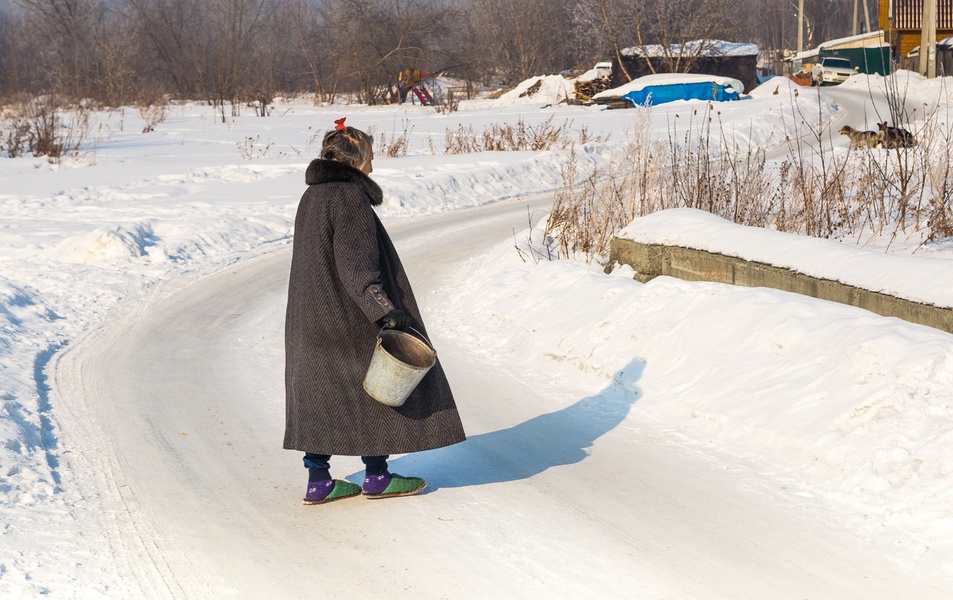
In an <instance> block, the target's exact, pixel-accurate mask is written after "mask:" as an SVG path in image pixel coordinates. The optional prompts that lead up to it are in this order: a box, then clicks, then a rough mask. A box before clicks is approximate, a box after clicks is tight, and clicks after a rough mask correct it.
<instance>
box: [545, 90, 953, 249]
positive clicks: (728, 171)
mask: <svg viewBox="0 0 953 600" xmlns="http://www.w3.org/2000/svg"><path fill="white" fill-rule="evenodd" d="M647 110H648V109H636V111H637V112H635V113H634V114H635V116H636V118H635V121H634V129H633V131H632V132H631V134H630V138H629V139H628V140H627V143H626V147H625V150H624V151H623V152H621V153H618V155H617V156H616V157H615V158H614V159H613V160H612V161H610V163H609V165H608V166H603V167H593V168H592V169H591V171H590V172H589V173H585V174H584V173H580V169H579V165H578V163H577V161H576V160H575V154H572V155H571V159H570V161H569V164H568V165H567V166H566V167H565V168H564V170H563V181H564V187H563V189H562V190H560V191H559V192H558V193H557V195H556V201H555V203H554V205H553V209H552V212H551V214H550V217H549V219H548V222H547V223H546V228H545V229H546V233H547V235H550V236H552V238H553V239H555V240H557V241H558V246H559V248H560V250H561V253H562V255H564V256H571V257H579V258H583V259H585V260H589V261H595V262H600V263H604V262H605V261H606V259H607V257H608V252H609V243H610V242H611V239H612V237H613V235H614V234H615V232H617V231H618V230H619V229H621V228H622V227H624V226H625V225H627V224H628V223H629V222H630V221H632V220H633V219H635V218H637V217H640V216H644V215H647V214H650V213H652V212H655V211H658V210H664V209H668V208H676V207H689V208H696V209H699V210H704V211H707V212H710V213H712V214H716V215H718V216H720V217H723V218H725V219H727V220H730V221H732V222H735V223H739V224H743V225H752V226H758V227H771V228H774V229H777V230H779V231H790V232H796V233H801V234H804V235H810V236H814V237H824V238H832V237H854V238H857V239H858V241H860V242H861V243H863V241H864V238H867V237H869V238H874V237H877V238H884V237H886V238H887V239H891V240H892V239H894V238H896V237H898V236H899V235H901V234H908V233H909V232H919V233H923V230H924V229H928V232H926V234H925V238H926V239H927V240H936V239H942V238H947V237H950V236H953V139H951V138H953V129H951V127H950V126H949V123H948V122H947V119H943V118H940V116H939V115H938V114H936V113H935V112H934V113H933V114H930V115H927V116H926V118H925V119H924V120H923V121H920V122H918V125H917V127H915V128H913V129H914V135H915V137H916V140H917V143H916V145H915V146H913V147H909V148H902V147H896V148H886V149H885V148H864V149H861V150H857V151H844V150H843V149H838V148H835V147H834V145H833V143H832V141H831V138H830V135H831V134H830V133H829V131H828V130H826V129H825V128H822V127H820V126H817V127H811V126H810V125H807V123H810V120H809V119H806V118H805V119H803V120H802V123H805V125H803V126H804V127H808V130H807V131H806V132H804V131H799V132H797V135H795V136H792V138H791V141H790V142H789V143H788V151H787V156H786V157H785V158H783V159H782V160H780V161H775V162H773V163H769V162H768V161H767V160H766V157H765V153H764V151H763V150H761V149H758V148H751V147H745V148H738V147H736V146H734V145H733V143H732V142H731V141H730V136H728V135H726V132H725V130H724V127H723V126H722V124H721V123H720V121H719V119H718V118H717V115H713V114H712V105H710V104H709V105H707V108H706V109H703V110H701V111H695V113H693V115H692V117H691V118H690V119H689V122H688V123H686V124H685V126H684V130H680V129H679V126H678V124H676V125H673V126H672V127H671V128H670V131H669V136H668V139H667V140H652V139H651V136H650V134H649V130H648V113H647V112H638V111H647ZM802 117H803V116H802ZM894 122H898V121H894ZM888 247H889V244H888Z"/></svg>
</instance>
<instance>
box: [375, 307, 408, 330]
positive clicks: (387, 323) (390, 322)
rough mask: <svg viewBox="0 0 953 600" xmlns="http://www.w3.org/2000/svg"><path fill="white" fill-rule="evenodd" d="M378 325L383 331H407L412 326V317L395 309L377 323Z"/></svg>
mask: <svg viewBox="0 0 953 600" xmlns="http://www.w3.org/2000/svg"><path fill="white" fill-rule="evenodd" d="M377 325H378V326H379V327H381V328H382V329H407V327H409V326H410V317H408V316H407V313H405V312H404V311H402V310H397V309H396V308H395V309H394V310H392V311H390V312H389V313H387V314H386V315H384V316H383V317H382V318H381V319H380V320H379V321H377Z"/></svg>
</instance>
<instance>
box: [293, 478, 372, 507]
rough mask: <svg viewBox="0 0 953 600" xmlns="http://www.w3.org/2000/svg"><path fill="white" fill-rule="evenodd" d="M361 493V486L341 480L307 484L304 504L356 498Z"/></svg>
mask: <svg viewBox="0 0 953 600" xmlns="http://www.w3.org/2000/svg"><path fill="white" fill-rule="evenodd" d="M360 493H361V486H359V485H357V484H356V483H351V482H350V481H343V480H341V479H328V480H326V481H310V482H308V493H307V494H305V496H304V500H302V503H304V504H325V503H327V502H334V501H335V500H342V499H344V498H350V497H351V496H357V495H358V494H360Z"/></svg>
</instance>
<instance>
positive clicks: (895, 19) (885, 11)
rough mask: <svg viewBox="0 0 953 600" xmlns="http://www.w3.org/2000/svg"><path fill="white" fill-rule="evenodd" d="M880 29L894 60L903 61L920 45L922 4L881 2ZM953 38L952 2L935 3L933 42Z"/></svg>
mask: <svg viewBox="0 0 953 600" xmlns="http://www.w3.org/2000/svg"><path fill="white" fill-rule="evenodd" d="M879 19H880V28H881V29H883V30H884V31H885V32H886V34H887V36H886V37H887V42H888V43H889V44H890V45H891V47H892V51H893V56H894V58H897V59H902V58H904V57H905V56H907V54H908V53H909V52H910V51H911V50H913V49H914V48H916V47H917V46H919V45H920V31H921V24H920V23H921V21H922V20H923V0H881V2H880V14H879ZM950 36H953V0H936V39H937V41H938V42H939V41H940V40H943V39H945V38H948V37H950Z"/></svg>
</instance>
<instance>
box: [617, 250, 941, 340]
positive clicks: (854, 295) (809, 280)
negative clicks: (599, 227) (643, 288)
mask: <svg viewBox="0 0 953 600" xmlns="http://www.w3.org/2000/svg"><path fill="white" fill-rule="evenodd" d="M615 263H619V264H625V265H629V266H631V267H632V268H633V269H635V271H636V279H638V280H639V281H641V282H643V283H644V282H646V281H649V280H650V279H653V278H655V277H658V276H659V275H668V276H670V277H677V278H679V279H685V280H688V281H714V282H719V283H730V284H733V285H743V286H748V287H768V288H774V289H778V290H784V291H787V292H794V293H797V294H803V295H805V296H811V297H812V298H819V299H821V300H829V301H831V302H839V303H841V304H849V305H850V306H856V307H858V308H863V309H865V310H869V311H870V312H873V313H876V314H878V315H882V316H885V317H896V318H898V319H903V320H905V321H909V322H911V323H918V324H920V325H927V326H928V327H933V328H936V329H940V330H942V331H947V332H950V333H953V309H950V308H944V307H939V306H933V305H930V304H924V303H920V302H914V301H912V300H905V299H903V298H896V297H894V296H890V295H887V294H883V293H881V292H873V291H870V290H865V289H862V288H858V287H854V286H851V285H847V284H844V283H840V282H839V281H832V280H829V279H821V278H818V277H814V276H811V275H805V274H804V273H799V272H797V271H793V270H791V269H787V268H784V267H776V266H774V265H770V264H766V263H760V262H755V261H750V260H746V259H743V258H737V257H732V256H725V255H722V254H717V253H713V252H708V251H705V250H694V249H692V248H683V247H680V246H671V245H664V244H645V243H640V242H636V241H633V240H628V239H622V238H615V239H613V240H612V243H611V251H610V255H609V265H610V267H608V268H611V265H614V264H615Z"/></svg>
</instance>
